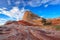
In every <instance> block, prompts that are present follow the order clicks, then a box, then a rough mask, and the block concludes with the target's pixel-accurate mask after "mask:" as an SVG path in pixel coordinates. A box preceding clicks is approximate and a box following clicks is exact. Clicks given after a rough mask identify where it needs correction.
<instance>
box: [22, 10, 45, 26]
mask: <svg viewBox="0 0 60 40" xmlns="http://www.w3.org/2000/svg"><path fill="white" fill-rule="evenodd" d="M22 20H25V21H28V22H30V23H33V24H35V25H40V26H41V25H43V24H44V23H43V22H42V21H43V20H44V18H42V17H39V16H37V15H36V14H33V13H32V12H30V11H26V12H25V13H24V16H23V19H22Z"/></svg>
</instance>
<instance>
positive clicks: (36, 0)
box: [7, 0, 60, 7]
mask: <svg viewBox="0 0 60 40" xmlns="http://www.w3.org/2000/svg"><path fill="white" fill-rule="evenodd" d="M7 2H8V4H9V5H12V3H11V2H13V3H14V4H15V5H16V6H19V5H20V4H22V5H23V6H24V7H26V6H27V5H30V6H31V7H38V6H41V5H45V4H48V5H59V4H60V0H27V1H24V0H16V1H15V0H12V1H11V0H7Z"/></svg>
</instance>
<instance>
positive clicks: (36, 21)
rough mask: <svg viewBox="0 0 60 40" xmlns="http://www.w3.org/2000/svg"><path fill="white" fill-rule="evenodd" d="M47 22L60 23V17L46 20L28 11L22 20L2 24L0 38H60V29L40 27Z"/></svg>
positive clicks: (27, 39)
mask: <svg viewBox="0 0 60 40" xmlns="http://www.w3.org/2000/svg"><path fill="white" fill-rule="evenodd" d="M55 22H56V23H55ZM46 23H52V24H54V25H56V24H59V25H60V19H52V20H49V19H48V20H46V19H44V18H41V17H39V16H37V15H35V14H33V13H31V12H29V11H26V12H25V14H24V16H23V19H22V20H19V21H8V22H6V24H5V25H3V26H0V40H60V31H56V30H46V29H43V28H40V27H41V25H43V26H44V25H45V24H46ZM49 25H50V24H49Z"/></svg>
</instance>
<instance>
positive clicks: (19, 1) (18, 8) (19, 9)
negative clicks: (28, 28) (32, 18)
mask: <svg viewBox="0 0 60 40" xmlns="http://www.w3.org/2000/svg"><path fill="white" fill-rule="evenodd" d="M26 10H30V11H31V12H33V13H35V14H37V15H38V16H41V17H43V18H58V17H60V0H0V24H4V23H5V22H6V21H8V20H20V19H22V16H23V14H24V12H25V11H26Z"/></svg>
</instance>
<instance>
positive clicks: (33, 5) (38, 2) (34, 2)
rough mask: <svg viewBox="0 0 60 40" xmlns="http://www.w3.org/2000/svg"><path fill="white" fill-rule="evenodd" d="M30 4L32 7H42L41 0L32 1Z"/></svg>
mask: <svg viewBox="0 0 60 40" xmlns="http://www.w3.org/2000/svg"><path fill="white" fill-rule="evenodd" d="M28 4H29V5H30V6H32V7H37V6H40V5H41V0H31V1H29V2H28Z"/></svg>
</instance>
